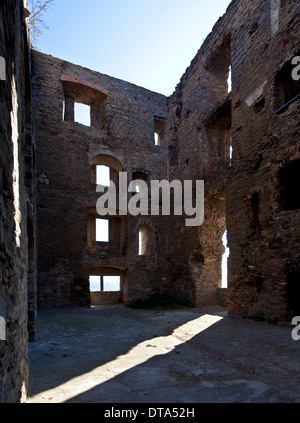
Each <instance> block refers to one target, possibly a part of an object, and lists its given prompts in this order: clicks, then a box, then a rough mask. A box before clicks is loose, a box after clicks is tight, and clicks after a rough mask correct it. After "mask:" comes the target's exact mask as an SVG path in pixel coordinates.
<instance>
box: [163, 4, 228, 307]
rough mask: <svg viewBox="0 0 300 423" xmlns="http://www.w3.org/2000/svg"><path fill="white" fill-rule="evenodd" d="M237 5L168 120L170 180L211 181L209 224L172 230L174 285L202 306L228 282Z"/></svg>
mask: <svg viewBox="0 0 300 423" xmlns="http://www.w3.org/2000/svg"><path fill="white" fill-rule="evenodd" d="M235 11H236V9H234V10H231V12H229V13H228V14H227V15H225V17H224V18H223V19H220V20H219V22H218V23H217V24H216V25H215V27H214V30H213V32H212V33H211V34H210V35H209V36H208V38H207V39H206V41H205V42H204V44H203V46H202V47H201V49H200V50H199V52H198V54H197V56H196V57H195V58H194V60H193V62H192V63H191V66H190V67H189V68H188V69H187V71H186V73H185V74H184V75H183V77H182V79H181V81H180V83H179V84H178V86H177V88H176V90H175V93H174V94H173V96H172V97H171V98H170V105H169V117H168V120H167V126H166V132H167V136H166V143H167V146H168V149H169V178H170V180H173V179H179V180H181V181H184V180H193V181H195V180H204V181H205V219H204V224H203V225H202V226H200V227H191V228H188V227H185V223H184V220H183V219H180V218H178V217H174V218H172V219H171V220H170V225H169V231H168V247H169V248H168V278H169V286H170V289H171V290H172V291H173V293H174V294H175V295H180V296H182V297H184V298H187V299H188V300H189V301H190V302H191V303H192V304H194V305H197V306H203V305H207V304H214V303H217V302H218V298H219V290H220V289H221V286H222V284H221V278H222V272H221V262H222V254H223V252H224V246H223V243H222V236H223V234H224V232H225V230H226V201H225V197H226V195H225V183H226V172H227V168H228V166H229V164H230V145H231V94H230V92H229V91H230V89H229V87H228V76H229V67H230V63H231V50H230V39H231V33H230V30H229V27H230V25H229V23H230V19H231V18H232V16H234V13H235ZM194 193H195V191H194Z"/></svg>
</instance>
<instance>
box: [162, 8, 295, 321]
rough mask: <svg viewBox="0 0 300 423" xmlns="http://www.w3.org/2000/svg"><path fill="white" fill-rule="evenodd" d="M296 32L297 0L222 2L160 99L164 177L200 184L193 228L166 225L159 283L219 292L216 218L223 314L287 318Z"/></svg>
mask: <svg viewBox="0 0 300 423" xmlns="http://www.w3.org/2000/svg"><path fill="white" fill-rule="evenodd" d="M299 39H300V38H299V4H298V1H296V0H295V1H276V0H275V1H274V0H268V1H260V0H258V1H253V2H251V3H249V2H246V1H243V0H240V1H233V2H232V3H231V4H230V6H229V8H228V10H227V13H226V14H225V15H224V16H223V17H222V18H221V19H220V20H219V21H218V22H217V24H216V25H215V27H214V28H213V31H212V33H211V34H210V35H209V36H208V37H207V39H206V41H205V42H204V44H203V45H202V47H201V49H200V50H199V52H198V54H197V56H196V57H195V59H194V60H193V62H192V63H191V66H190V67H189V68H188V69H187V71H186V73H185V75H184V76H183V77H182V79H181V81H180V84H179V85H178V87H177V88H176V91H175V93H174V95H173V96H172V98H171V100H170V107H169V109H170V114H169V118H168V121H167V146H168V148H169V153H170V164H169V171H170V179H174V178H175V177H178V178H180V179H194V178H196V179H204V181H205V186H206V189H205V191H206V204H205V209H206V215H205V222H204V225H202V227H200V228H195V229H190V228H184V227H183V226H184V225H183V224H182V223H183V222H181V223H180V222H178V221H177V223H176V222H175V225H177V226H173V225H172V226H171V228H172V229H170V230H169V231H168V245H169V256H168V262H169V264H170V265H169V267H168V275H169V282H170V286H172V287H174V290H175V291H176V292H180V293H181V295H183V296H186V297H188V298H190V299H191V301H192V302H193V303H194V304H198V305H204V304H206V303H208V302H209V303H211V302H212V301H213V300H214V298H213V296H215V301H216V302H217V301H218V295H217V290H218V286H219V287H220V275H218V273H219V270H220V265H219V264H218V263H219V262H220V257H221V254H222V253H223V251H224V247H223V246H222V243H221V242H220V236H221V234H222V233H223V230H224V229H226V227H227V231H228V243H229V247H230V258H229V276H228V282H229V289H228V307H229V312H230V313H231V314H235V315H243V316H255V315H260V316H263V317H265V318H268V319H280V320H286V319H290V317H291V314H292V311H291V308H292V307H294V308H297V307H298V308H297V310H298V311H299V306H297V305H295V304H293V305H291V304H290V305H289V301H290V303H291V302H292V301H291V300H288V293H289V292H290V291H292V292H294V293H295V292H296V291H295V290H296V289H297V288H295V287H294V288H289V286H288V284H287V280H288V277H289V275H290V274H294V276H291V277H290V279H291V280H293V279H295V277H296V276H295V274H296V275H297V272H298V271H299V269H298V267H297V266H298V265H297V263H298V261H299V260H298V259H297V257H298V256H299V208H300V206H299V202H297V200H294V198H295V197H296V198H298V193H297V191H298V190H297V187H296V184H295V180H296V179H297V178H298V177H299V173H298V170H297V169H299V162H297V161H296V160H297V159H298V158H299V154H298V149H299V141H300V139H299V107H300V106H299V104H300V103H299V98H298V99H297V98H296V99H295V100H294V101H292V102H291V103H290V104H288V105H287V106H285V104H286V103H289V101H291V100H293V98H294V97H295V96H296V95H297V94H299V93H300V89H299V84H297V83H295V82H293V81H291V72H292V68H291V59H292V57H294V56H296V55H298V56H299V53H298V52H299ZM229 65H231V72H232V92H231V93H230V94H229V95H228V92H226V89H225V81H226V79H227V75H228V67H229ZM293 181H294V182H293ZM216 192H217V193H218V195H217V198H216V195H215V193H216ZM220 192H221V193H226V195H223V194H222V196H221V197H222V198H220V195H219V193H220ZM224 200H225V203H223V206H221V205H220V201H223V202H224ZM224 206H225V207H224ZM210 224H211V226H210ZM216 225H217V228H218V230H216V229H215V227H216ZM209 226H210V229H209ZM174 229H175V230H174ZM178 234H179V235H180V245H179V243H178ZM176 240H177V242H176ZM209 246H211V248H210V247H209ZM208 250H209V251H208ZM295 263H296V264H295ZM209 280H210V282H209ZM291 284H292V282H291Z"/></svg>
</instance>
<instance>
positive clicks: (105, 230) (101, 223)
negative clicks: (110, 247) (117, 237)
mask: <svg viewBox="0 0 300 423" xmlns="http://www.w3.org/2000/svg"><path fill="white" fill-rule="evenodd" d="M96 241H97V242H109V220H108V219H96Z"/></svg>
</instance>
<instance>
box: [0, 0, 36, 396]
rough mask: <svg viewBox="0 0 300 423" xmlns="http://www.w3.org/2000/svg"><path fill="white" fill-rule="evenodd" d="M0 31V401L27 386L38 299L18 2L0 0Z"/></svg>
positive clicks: (26, 74)
mask: <svg viewBox="0 0 300 423" xmlns="http://www.w3.org/2000/svg"><path fill="white" fill-rule="evenodd" d="M0 34H1V35H0V37H1V43H0V56H1V58H3V59H4V60H3V61H2V62H1V66H2V64H3V63H5V67H4V68H3V67H2V71H3V72H2V74H1V80H0V93H1V94H0V128H1V129H0V317H1V322H3V321H4V324H5V326H4V335H5V336H4V338H5V341H4V340H3V339H1V340H0V402H19V401H20V400H21V398H24V396H25V395H26V392H27V385H28V377H29V375H28V360H27V343H28V339H30V340H34V338H35V320H36V303H37V286H36V219H35V173H34V168H35V166H34V161H35V143H34V135H33V134H34V128H33V126H32V116H31V84H30V55H29V50H28V42H27V28H26V23H25V16H24V6H23V2H21V1H19V0H7V1H6V0H3V1H1V3H0ZM2 319H4V320H2ZM1 334H2V335H3V331H1ZM2 338H3V337H2Z"/></svg>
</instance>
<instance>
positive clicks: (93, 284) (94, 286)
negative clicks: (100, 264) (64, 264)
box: [90, 276, 101, 292]
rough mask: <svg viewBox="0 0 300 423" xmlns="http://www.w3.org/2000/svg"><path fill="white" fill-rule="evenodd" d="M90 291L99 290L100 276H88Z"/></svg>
mask: <svg viewBox="0 0 300 423" xmlns="http://www.w3.org/2000/svg"><path fill="white" fill-rule="evenodd" d="M90 292H101V276H90Z"/></svg>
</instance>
